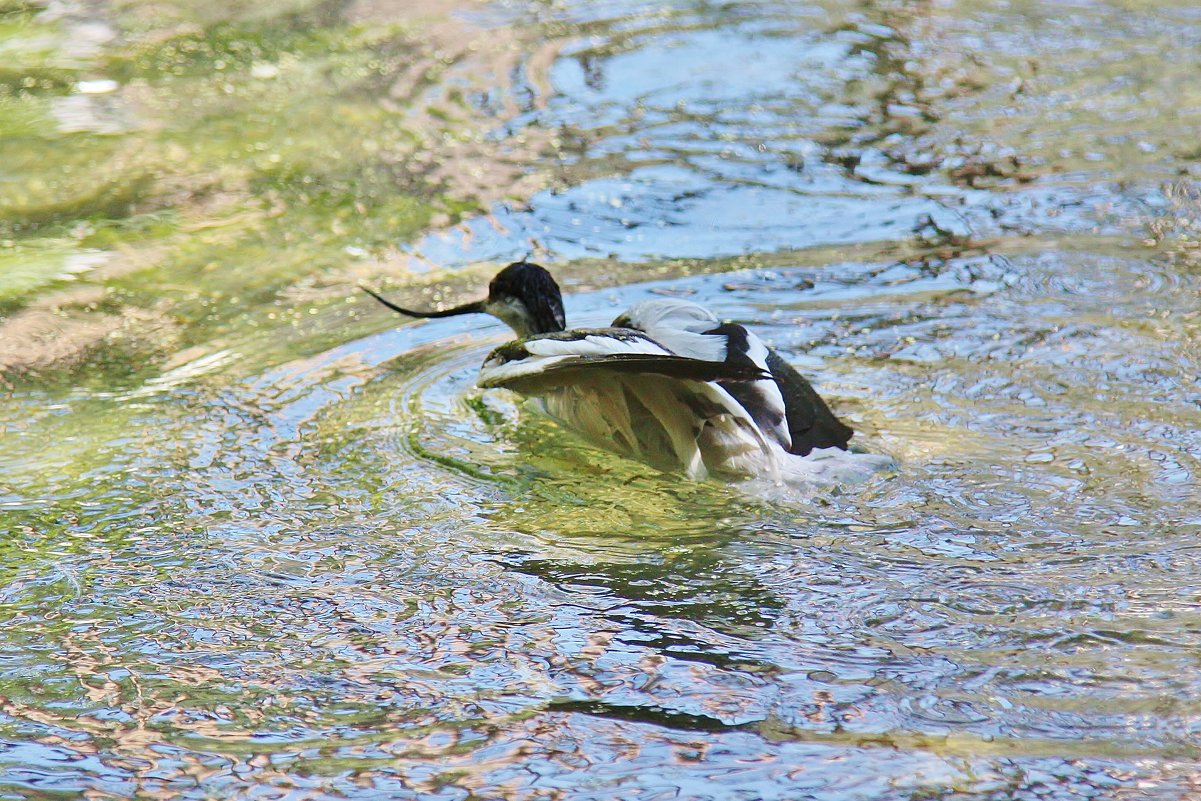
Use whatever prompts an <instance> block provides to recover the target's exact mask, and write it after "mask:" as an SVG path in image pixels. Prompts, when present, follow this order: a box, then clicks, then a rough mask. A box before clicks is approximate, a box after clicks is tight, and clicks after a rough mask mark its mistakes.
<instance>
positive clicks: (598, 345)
mask: <svg viewBox="0 0 1201 801" xmlns="http://www.w3.org/2000/svg"><path fill="white" fill-rule="evenodd" d="M631 336H637V335H636V334H634V335H631ZM524 347H525V349H526V352H528V353H529V354H530V355H532V356H611V355H614V354H618V353H649V354H653V355H656V356H668V355H671V351H669V350H667V349H666V348H664V347H662V346H660V345H658V344H657V343H655V342H652V341H651V340H649V339H643V338H642V337H638V338H637V339H618V338H616V337H609V336H604V335H603V334H590V335H588V336H586V337H583V338H582V339H527V340H526V341H525V343H524Z"/></svg>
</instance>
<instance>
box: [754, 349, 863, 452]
mask: <svg viewBox="0 0 1201 801" xmlns="http://www.w3.org/2000/svg"><path fill="white" fill-rule="evenodd" d="M766 366H767V369H768V370H770V371H771V374H772V377H773V378H774V379H775V383H776V384H777V385H778V386H779V388H780V394H781V395H782V396H783V398H784V409H785V413H786V417H787V422H788V433H789V435H790V436H791V439H792V446H791V447H790V448H789V449H788V451H789V452H790V453H795V454H797V455H799V456H806V455H808V453H809V452H810V451H811V450H813V449H814V448H842V449H843V450H846V448H847V443H848V442H849V441H850V439H851V437H852V436H854V434H855V432H854V431H852V430H851V428H850V426H848V425H846V424H845V423H843V422H842V421H841V420H839V419H838V418H837V417H835V416H834V412H832V411H830V407H829V406H827V405H826V402H825V401H824V400H822V397H821V395H818V394H817V390H815V389H814V388H813V387H812V385H810V383H809V382H808V381H806V380H805V377H804V376H803V375H801V374H800V373H798V372H797V371H796V369H795V368H793V366H792V365H791V364H789V363H788V362H786V361H784V358H783V357H782V356H780V354H779V353H777V352H776V351H775V350H774V349H771V348H769V349H768V352H767V359H766Z"/></svg>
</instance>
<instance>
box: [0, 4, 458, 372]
mask: <svg viewBox="0 0 1201 801" xmlns="http://www.w3.org/2000/svg"><path fill="white" fill-rule="evenodd" d="M267 9H271V10H267ZM95 10H96V9H93V8H91V7H89V9H88V13H89V15H91V14H93V13H94V11H95ZM100 10H102V11H103V12H105V13H106V14H107V17H104V18H100V19H97V18H95V17H94V16H89V17H88V18H87V19H84V18H82V17H79V18H77V17H75V16H72V14H70V13H67V12H64V13H60V14H57V15H54V16H52V15H50V14H49V13H48V12H47V11H46V10H45V9H44V8H42V7H40V6H38V5H33V4H7V5H5V6H3V7H2V8H0V52H3V53H4V55H5V66H4V67H3V70H0V149H2V153H3V160H2V164H3V166H2V167H0V315H2V317H3V320H2V321H0V340H2V341H3V342H4V344H3V345H0V375H2V376H4V377H5V378H6V379H7V380H8V381H10V382H11V381H12V380H14V378H16V377H17V376H19V375H20V374H22V373H26V372H30V371H36V372H44V371H45V370H46V369H47V368H62V367H70V366H76V365H80V364H82V363H83V362H84V361H85V360H89V361H90V362H91V363H92V364H93V365H94V364H96V363H99V362H107V363H110V364H113V363H118V362H122V363H125V364H127V365H131V366H132V365H141V364H147V363H154V362H158V363H161V362H163V361H164V360H165V359H166V357H168V355H169V354H170V353H172V352H176V351H178V350H180V349H182V348H186V347H188V346H189V345H193V344H196V343H198V342H202V341H205V340H206V339H207V338H209V337H212V336H214V335H215V334H216V333H217V332H219V331H222V330H224V329H226V328H227V327H228V326H229V323H230V322H231V320H232V319H233V318H237V319H238V320H239V325H240V326H242V325H247V324H249V325H258V326H271V325H273V324H276V323H277V322H278V320H279V318H281V317H286V314H280V313H279V307H280V306H281V295H282V294H283V293H285V292H287V291H290V290H291V291H296V290H298V289H300V288H304V287H309V288H312V287H313V286H319V285H321V284H322V283H323V282H329V281H336V280H339V279H340V278H342V277H344V268H345V265H347V263H349V262H353V261H354V260H355V259H356V258H362V257H363V256H366V255H368V254H380V253H383V252H386V251H388V250H390V249H395V248H396V247H398V245H400V244H401V243H403V242H405V241H407V240H408V239H409V238H410V237H412V235H413V234H414V233H415V232H416V231H418V230H420V229H421V228H422V227H423V226H425V225H426V224H427V223H428V222H429V221H430V219H431V216H432V215H434V214H440V215H442V216H443V217H444V218H447V217H453V216H454V215H456V214H458V213H460V212H461V211H462V210H464V209H466V208H470V207H471V206H470V203H469V202H464V201H462V200H459V201H452V200H448V198H447V196H446V195H445V193H444V191H443V189H444V187H440V186H438V185H436V184H435V183H432V182H429V181H426V180H424V179H423V172H424V170H423V169H421V168H419V167H417V166H416V163H415V162H414V160H413V158H412V157H413V154H414V152H415V151H416V150H417V149H418V148H419V146H420V143H421V141H422V140H421V138H420V137H419V136H418V134H416V133H414V132H413V131H412V130H410V129H409V128H408V127H406V122H405V116H404V114H403V108H402V107H401V106H400V105H398V104H397V103H381V101H380V97H381V94H382V95H383V96H384V97H387V93H386V91H385V92H381V87H385V88H386V87H387V86H388V85H389V83H391V82H394V81H395V80H396V77H397V75H398V74H400V73H401V72H403V71H404V70H405V69H407V68H408V67H409V66H410V65H411V63H412V62H413V60H414V59H416V58H417V57H418V56H419V55H420V47H419V46H418V45H414V44H412V43H411V36H412V31H409V30H405V29H403V28H402V27H401V26H400V25H398V24H393V25H371V26H367V25H361V24H350V23H347V22H344V21H340V20H339V19H338V18H337V17H335V16H334V15H332V14H329V13H327V12H326V11H324V10H323V7H322V6H321V5H320V4H312V5H306V4H293V5H292V6H291V7H285V8H283V9H281V8H280V7H279V6H277V5H266V6H259V5H257V4H256V5H254V6H249V7H246V8H245V9H244V10H241V11H239V12H237V13H232V14H231V13H228V12H229V11H230V10H231V9H226V10H225V11H226V13H222V12H221V11H220V10H217V9H213V8H210V7H208V6H206V5H204V4H200V3H189V2H184V1H183V0H180V2H173V3H153V4H151V3H141V2H126V3H121V4H117V5H116V6H112V7H100ZM81 13H82V12H81ZM428 134H429V132H428V131H424V132H422V135H428ZM283 305H291V304H283ZM50 313H52V314H53V316H54V320H53V322H52V323H48V322H47V318H46V315H47V314H50ZM47 325H50V326H52V327H54V328H56V329H59V330H61V332H62V335H61V336H59V337H58V339H59V346H58V347H55V348H46V347H45V346H44V339H45V335H44V332H42V329H44V328H46V327H47ZM39 334H43V335H42V336H39ZM39 343H41V344H39ZM114 349H116V351H119V353H118V354H116V355H114V354H110V355H108V356H107V357H106V355H105V352H106V351H112V350H114Z"/></svg>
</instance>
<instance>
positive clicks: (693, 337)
mask: <svg viewBox="0 0 1201 801" xmlns="http://www.w3.org/2000/svg"><path fill="white" fill-rule="evenodd" d="M623 316H624V317H625V318H626V319H627V320H629V321H630V327H631V328H634V329H637V330H638V331H642V332H644V333H645V334H646V335H647V336H649V337H650V338H651V339H653V340H655V341H656V342H659V343H662V344H663V345H664V346H665V347H667V348H668V349H670V350H671V352H672V353H675V354H676V355H678V356H687V357H689V358H691V359H700V360H702V361H706V362H724V361H725V360H726V338H725V337H724V336H720V335H711V334H710V335H707V334H705V333H704V332H705V331H710V330H712V329H714V328H716V327H717V326H719V325H721V322H720V321H719V320H718V319H717V315H715V314H714V313H713V312H711V311H709V310H708V309H706V308H705V307H704V306H698V305H697V304H695V303H691V302H689V301H687V300H678V299H676V298H659V299H656V300H646V301H643V302H642V303H637V304H635V305H633V306H631V307H630V308H629V310H628V311H627V312H626V313H625V314H624V315H623Z"/></svg>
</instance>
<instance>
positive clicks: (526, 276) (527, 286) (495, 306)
mask: <svg viewBox="0 0 1201 801" xmlns="http://www.w3.org/2000/svg"><path fill="white" fill-rule="evenodd" d="M362 289H363V291H364V292H366V293H367V294H368V295H370V296H371V297H373V298H375V299H376V300H378V301H379V302H380V303H382V304H384V305H385V306H387V307H388V308H389V309H392V311H396V312H400V313H401V314H407V315H408V316H410V317H454V316H455V315H459V314H473V313H477V312H482V313H484V314H491V315H492V316H493V317H496V318H498V319H500V320H501V321H502V322H504V323H507V324H508V326H509V327H510V328H512V329H513V330H514V331H516V332H517V336H519V337H529V336H533V335H535V334H549V333H553V332H555V331H562V330H563V329H564V328H566V327H567V321H566V318H565V317H564V316H563V296H562V294H561V293H560V292H559V285H558V284H556V283H555V279H554V278H552V277H551V274H550V273H549V272H547V271H546V269H545V268H543V267H539V266H538V265H537V264H533V263H531V262H528V261H516V262H513V263H512V264H510V265H509V266H508V267H506V268H504V269H503V270H501V271H500V272H499V273H497V274H496V277H495V278H493V279H492V282H491V283H490V284H488V298H487V299H486V300H477V301H474V302H472V303H465V304H463V305H462V306H456V307H454V308H453V309H445V310H443V311H435V312H419V311H412V310H410V309H405V308H402V307H400V306H397V305H396V304H395V303H392V302H391V301H387V300H385V299H384V298H382V297H380V296H379V295H377V294H375V293H374V292H372V291H371V290H370V289H367V287H363V288H362Z"/></svg>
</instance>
